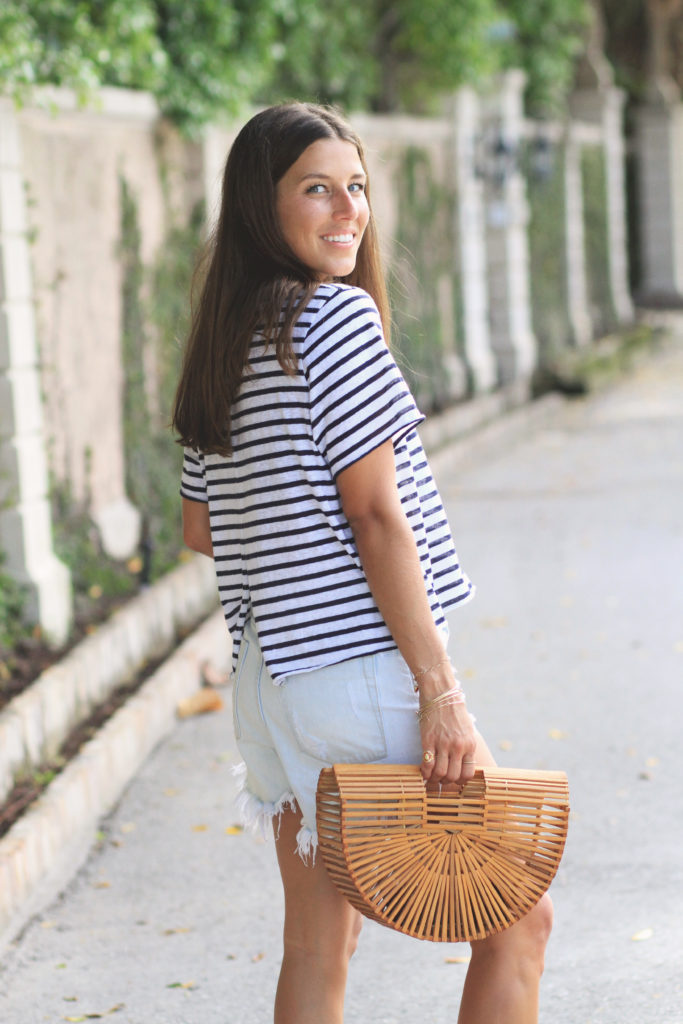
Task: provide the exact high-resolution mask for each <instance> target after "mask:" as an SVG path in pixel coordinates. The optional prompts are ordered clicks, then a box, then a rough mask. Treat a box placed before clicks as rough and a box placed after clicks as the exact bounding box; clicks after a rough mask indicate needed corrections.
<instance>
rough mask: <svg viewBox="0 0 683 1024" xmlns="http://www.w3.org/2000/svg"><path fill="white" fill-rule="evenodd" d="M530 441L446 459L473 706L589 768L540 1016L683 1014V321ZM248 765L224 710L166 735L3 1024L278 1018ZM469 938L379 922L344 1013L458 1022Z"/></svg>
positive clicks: (562, 765)
mask: <svg viewBox="0 0 683 1024" xmlns="http://www.w3.org/2000/svg"><path fill="white" fill-rule="evenodd" d="M515 438H516V439H515V440H512V439H509V438H507V436H506V431H505V427H504V423H503V424H501V428H500V429H499V430H498V432H497V435H496V437H495V441H494V442H492V443H490V444H489V445H488V446H487V447H486V450H484V449H483V448H482V446H481V445H473V447H472V451H473V452H476V457H474V455H472V456H471V457H469V458H468V457H467V454H466V451H467V449H466V448H465V455H464V457H463V447H462V445H460V446H459V447H458V450H457V452H456V450H455V449H454V450H453V457H452V458H450V456H449V453H448V451H447V452H445V453H441V454H440V455H439V457H438V459H436V460H435V464H436V465H437V467H438V480H439V484H440V487H441V491H442V494H443V497H444V499H445V501H446V504H447V508H448V513H449V518H450V521H451V524H452V528H453V532H454V535H455V537H456V543H457V546H458V550H459V553H460V556H461V561H462V563H463V565H464V566H465V567H466V569H467V571H468V573H469V574H470V576H471V577H472V578H473V580H474V581H475V582H476V584H477V588H478V592H477V596H476V598H475V600H474V601H473V602H472V603H471V604H469V605H468V606H467V607H465V608H463V609H460V610H458V611H455V612H454V613H453V614H452V616H451V618H450V625H451V653H452V655H453V658H454V660H455V662H456V664H457V666H458V668H459V670H460V675H461V678H462V679H463V680H464V681H465V683H466V688H467V692H468V698H469V705H470V707H471V709H472V710H473V711H474V713H475V714H476V715H477V719H478V724H479V726H480V728H481V730H482V732H483V733H484V735H485V736H486V738H487V739H488V741H489V744H490V745H491V747H492V749H493V750H494V752H495V754H496V756H497V757H498V759H499V760H500V762H501V763H503V764H508V765H511V766H519V767H527V768H537V767H538V768H542V767H545V768H558V769H564V770H565V771H566V772H567V773H568V775H569V779H570V787H571V797H572V818H571V825H570V834H569V840H568V844H567V849H566V852H565V856H564V860H563V862H562V865H561V867H560V871H559V873H558V877H557V879H556V880H555V882H554V883H553V887H552V895H553V898H554V902H555V908H556V924H555V929H554V933H553V936H552V939H551V943H550V947H549V951H548V958H547V967H546V973H545V977H544V981H543V988H542V1007H541V1021H542V1022H543V1024H683V792H682V791H683V758H682V757H681V750H680V736H681V727H682V724H683V713H682V711H683V700H682V695H683V338H681V337H680V336H679V337H678V338H676V337H673V338H672V339H671V340H670V342H669V343H668V344H667V345H665V346H664V347H663V348H662V349H661V351H660V352H659V353H658V354H656V355H654V356H651V357H649V358H648V360H647V361H646V362H644V363H642V364H641V365H640V366H639V367H638V368H637V369H636V370H635V371H634V372H633V373H632V374H630V375H629V376H628V377H627V378H625V379H622V380H621V381H619V382H618V383H617V384H614V385H612V386H611V387H609V388H608V389H606V390H603V391H601V392H600V393H599V394H595V395H592V396H590V397H588V398H587V399H578V400H573V401H572V402H570V403H567V404H566V405H564V406H562V407H560V408H558V409H557V410H556V411H555V412H554V414H553V416H552V417H551V418H550V421H549V422H546V423H545V424H544V425H541V426H537V427H536V428H535V429H534V431H533V433H532V434H531V436H528V437H526V438H524V439H521V440H520V439H519V438H518V435H517V434H515ZM223 692H224V695H225V697H226V704H228V703H229V692H228V690H227V689H226V690H225V691H223ZM235 760H237V753H236V749H235V744H234V738H233V735H232V726H231V718H230V714H229V711H228V709H227V708H226V709H225V710H224V711H221V712H217V713H213V714H210V715H207V716H203V717H198V718H194V719H188V720H186V721H184V722H182V723H180V724H179V725H178V728H177V729H176V730H175V732H174V733H173V734H172V735H171V737H170V738H169V739H168V740H167V741H166V742H165V743H164V744H163V745H162V746H161V747H159V748H158V749H157V750H156V752H155V753H154V754H153V755H152V757H151V758H150V759H149V761H148V762H147V763H146V764H145V766H144V767H143V769H142V770H141V772H140V773H139V774H138V776H137V777H136V778H135V780H134V782H133V783H132V785H131V786H130V787H129V789H128V790H127V792H126V793H125V795H124V797H123V799H122V800H121V801H120V803H119V805H118V807H117V808H116V810H115V812H114V813H113V814H111V815H110V816H109V817H108V818H107V820H106V821H104V822H103V824H102V827H101V832H100V834H99V835H98V837H97V841H96V843H95V845H94V847H93V850H92V853H91V855H90V857H89V859H88V861H87V863H86V865H85V866H84V867H83V868H82V869H81V871H80V872H79V873H78V875H77V876H76V877H75V878H74V880H73V881H72V882H71V884H70V885H69V886H68V888H67V890H66V891H65V892H64V894H63V895H62V896H61V897H60V898H59V899H58V900H57V901H56V902H54V903H53V904H52V905H51V906H50V907H49V908H48V909H47V910H46V911H45V912H44V913H43V914H41V915H40V916H39V917H38V918H36V919H35V920H34V921H33V922H31V924H30V925H29V926H28V927H27V928H26V929H25V931H24V932H23V934H22V935H21V936H20V937H19V938H18V939H17V940H16V941H15V942H14V943H13V945H12V947H11V948H10V949H9V950H8V951H7V952H6V954H5V955H4V957H3V963H2V966H1V967H0V1021H2V1022H3V1024H40V1022H58V1021H65V1020H66V1021H82V1020H91V1019H98V1018H100V1017H101V1018H104V1019H109V1017H111V1020H112V1022H117V1024H267V1022H268V1021H270V1020H271V1019H272V1016H271V1013H272V1011H271V1006H272V1001H273V996H274V990H275V984H276V979H277V971H278V963H279V957H280V940H281V922H282V898H281V893H280V885H279V878H278V874H277V868H276V864H275V855H274V847H273V843H272V841H269V840H263V839H255V838H253V837H252V836H250V835H248V834H245V833H243V832H241V831H240V830H239V828H238V827H236V826H237V815H236V812H235V808H234V798H235V783H234V781H233V778H232V775H231V772H230V767H231V764H232V763H234V761H235ZM467 954H468V948H467V947H466V946H463V945H459V946H445V945H441V944H430V943H424V942H418V941H416V940H412V939H408V938H406V937H404V936H402V935H399V934H397V933H395V932H392V931H389V930H387V929H384V928H381V927H380V926H378V925H375V924H371V923H366V925H365V928H364V931H363V935H362V937H361V943H360V948H359V952H358V955H357V956H356V958H354V962H353V964H352V968H351V974H350V982H349V989H348V998H347V1012H346V1021H347V1024H370V1022H372V1024H399V1022H411V1024H412V1022H414V1021H420V1022H421V1024H447V1022H448V1024H453V1022H454V1021H455V1019H456V1015H457V1003H458V997H459V993H460V990H461V987H462V982H463V979H464V973H465V970H466V964H465V963H463V962H461V961H463V960H464V959H465V958H466V957H467ZM321 1024H324V1022H321Z"/></svg>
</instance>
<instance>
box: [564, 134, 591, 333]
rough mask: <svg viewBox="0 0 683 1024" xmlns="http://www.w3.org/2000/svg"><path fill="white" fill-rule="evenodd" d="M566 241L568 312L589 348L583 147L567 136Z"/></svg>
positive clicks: (574, 326)
mask: <svg viewBox="0 0 683 1024" xmlns="http://www.w3.org/2000/svg"><path fill="white" fill-rule="evenodd" d="M564 192H565V238H566V240H567V243H566V244H567V256H566V262H567V312H568V314H569V323H570V325H571V330H572V338H573V340H574V343H575V344H576V345H587V344H588V342H589V341H590V340H591V338H592V336H593V325H592V323H591V318H590V313H589V308H590V302H589V297H588V282H587V280H586V248H585V242H584V232H583V181H582V177H581V145H580V143H579V141H578V140H577V139H576V137H575V134H574V133H573V132H572V130H571V127H570V129H569V132H568V134H567V145H566V150H565V163H564Z"/></svg>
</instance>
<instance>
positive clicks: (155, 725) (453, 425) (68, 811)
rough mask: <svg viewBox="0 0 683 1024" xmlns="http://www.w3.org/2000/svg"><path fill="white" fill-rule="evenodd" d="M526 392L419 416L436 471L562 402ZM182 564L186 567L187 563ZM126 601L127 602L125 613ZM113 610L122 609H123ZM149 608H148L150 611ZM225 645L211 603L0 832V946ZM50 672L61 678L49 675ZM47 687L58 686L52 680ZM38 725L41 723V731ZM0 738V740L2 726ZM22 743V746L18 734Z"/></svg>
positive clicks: (74, 860) (508, 438) (86, 837)
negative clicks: (0, 834) (200, 621)
mask: <svg viewBox="0 0 683 1024" xmlns="http://www.w3.org/2000/svg"><path fill="white" fill-rule="evenodd" d="M527 398H528V393H527V391H526V389H525V388H522V387H513V388H508V389H504V390H502V391H500V392H497V393H496V394H494V395H485V396H482V397H481V398H479V399H474V400H473V401H472V402H470V403H467V405H463V406H460V407H457V408H455V409H453V410H449V411H448V412H447V413H445V414H444V415H443V416H440V417H437V418H435V419H433V420H430V421H428V422H427V423H425V424H424V425H423V427H422V429H421V436H422V439H423V443H424V445H425V448H426V449H427V450H428V451H429V453H430V463H431V465H432V467H433V469H434V470H435V472H437V473H439V472H441V473H443V472H444V470H445V468H446V466H448V468H449V469H452V468H453V467H454V466H456V465H458V464H461V463H462V462H463V461H465V460H469V459H470V458H475V457H477V458H479V457H483V456H484V454H485V453H488V454H490V451H491V448H494V449H498V448H500V447H501V446H502V445H503V444H504V445H508V444H510V443H514V442H515V441H516V440H519V439H521V438H522V437H523V436H525V435H526V434H528V433H529V432H530V431H531V430H533V429H535V428H537V427H538V426H540V425H541V424H542V423H543V422H545V421H547V420H548V419H549V418H551V417H552V416H553V415H554V414H555V413H557V412H558V410H559V408H561V407H562V405H563V404H564V402H565V399H563V398H561V397H560V396H559V395H555V394H550V395H546V396H545V397H544V398H541V399H539V400H537V401H535V402H528V401H527ZM524 403H526V404H524ZM440 467H441V468H440ZM191 564H194V563H191ZM183 568H184V569H185V570H189V566H186V567H183ZM193 571H194V572H196V573H198V574H199V576H198V581H197V586H198V588H199V589H202V590H203V589H204V588H205V587H206V586H207V585H208V582H209V580H210V585H211V589H212V592H213V593H215V580H214V578H213V566H212V565H211V563H210V562H209V560H208V559H198V560H197V568H196V569H195V570H193ZM176 573H178V574H179V575H178V578H180V579H182V588H183V589H184V588H187V590H191V589H192V586H194V585H195V584H194V583H192V582H191V578H190V573H189V571H187V572H186V573H185V575H181V571H179V570H176ZM171 575H173V574H171ZM164 582H165V581H160V584H162V583H164ZM176 585H177V584H176ZM157 586H159V585H157ZM185 592H186V593H187V591H185ZM163 594H164V591H163V590H155V589H154V588H153V589H152V590H151V591H150V592H149V593H148V594H146V595H144V599H145V601H146V602H147V604H150V605H154V604H155V603H156V601H157V600H162V599H163ZM188 600H189V597H188ZM147 604H146V605H145V607H147ZM128 608H130V605H129V606H127V609H124V612H125V611H127V610H128ZM118 614H121V615H122V616H123V613H118ZM153 614H154V612H153V609H152V610H150V611H149V615H150V616H152V615H153ZM131 615H132V618H133V619H135V618H136V616H138V615H140V616H141V617H140V620H139V623H138V626H137V628H138V629H140V630H144V629H145V628H147V625H146V624H149V622H150V621H155V620H154V619H148V618H147V613H144V614H143V613H142V609H141V607H140V606H138V607H136V609H135V610H134V611H133V612H132V613H131ZM162 619H163V616H162ZM104 631H105V627H102V632H104ZM99 632H100V631H98V633H99ZM97 635H98V634H95V637H97ZM116 635H117V636H119V637H120V639H121V642H123V637H124V636H126V635H127V634H126V631H125V630H122V631H121V632H120V633H117V634H116ZM95 637H93V639H95ZM115 647H116V643H112V641H111V639H107V637H106V634H105V638H104V640H103V646H102V647H101V648H98V651H99V658H102V657H103V656H104V653H105V652H106V651H112V650H113V649H114V648H115ZM229 650H230V645H229V637H228V635H227V631H226V629H225V625H224V620H223V616H222V613H221V612H220V611H217V612H216V613H215V614H214V615H213V616H212V617H211V618H210V619H209V620H208V621H207V622H206V623H205V624H204V625H202V626H201V627H200V628H199V629H197V630H196V632H195V633H194V634H193V635H192V636H191V637H190V638H189V639H188V640H186V641H185V643H184V644H182V646H181V647H180V648H179V649H178V650H177V651H176V652H175V653H174V654H173V655H172V656H171V657H170V658H169V660H168V661H167V662H165V663H164V664H163V665H162V666H161V667H160V668H159V669H158V670H157V672H155V673H154V675H153V676H152V677H151V678H150V679H149V680H148V681H147V682H146V683H145V684H144V686H143V687H142V688H141V689H140V691H139V692H138V693H137V694H135V696H133V697H132V698H131V699H130V700H129V701H128V702H127V703H126V704H125V706H124V707H122V708H121V709H120V710H119V711H118V712H117V713H116V714H115V715H114V716H113V717H112V718H111V719H110V720H109V722H107V723H106V724H105V725H104V726H103V728H102V729H101V730H100V731H99V733H98V734H97V736H96V737H95V738H94V739H93V740H91V741H90V742H89V743H87V744H86V746H85V747H84V748H83V750H82V751H81V753H80V754H78V756H77V757H76V758H75V759H74V760H73V761H71V762H70V763H69V765H68V766H67V767H66V768H65V769H64V771H63V772H62V773H61V774H60V775H59V776H57V778H56V779H55V780H54V781H53V782H52V783H51V784H50V785H49V786H48V787H47V789H46V790H45V792H44V793H43V795H42V796H41V797H40V799H39V800H38V801H37V802H36V804H34V805H33V807H32V808H30V809H29V811H28V812H27V813H26V814H25V815H24V816H23V818H22V819H21V820H20V821H18V822H17V823H16V824H15V825H14V826H13V827H12V829H11V830H10V831H9V832H8V834H7V835H6V836H5V837H4V839H2V840H0V952H1V951H2V949H3V948H4V947H6V946H7V944H8V943H9V942H10V941H11V940H12V938H13V937H14V936H16V935H17V933H18V932H19V931H20V929H21V928H22V927H24V925H25V924H26V923H27V922H28V920H29V919H30V917H31V916H32V915H34V914H36V913H38V912H39V911H40V910H41V908H42V907H44V906H45V905H46V904H47V903H48V902H49V901H50V900H52V899H53V898H54V897H55V896H56V895H57V893H58V892H59V891H60V889H61V888H63V887H64V886H65V885H66V883H67V882H68V881H69V879H70V878H72V877H73V875H74V874H75V873H76V871H77V870H78V868H79V867H80V865H81V864H82V863H83V862H84V860H85V859H86V857H87V855H88V853H89V850H90V849H91V846H92V842H93V839H94V836H95V832H96V827H97V822H98V821H99V819H101V818H102V816H103V815H105V814H106V813H107V812H108V811H109V810H110V809H111V808H112V807H113V806H114V805H115V804H116V802H117V800H118V799H119V798H120V796H121V794H122V792H123V791H124V789H125V788H126V786H127V785H128V784H129V782H130V781H131V779H132V778H133V776H134V775H135V774H136V772H137V771H138V769H139V768H140V766H141V765H142V763H143V762H144V760H145V758H146V757H147V756H148V755H149V754H150V753H151V751H152V750H153V749H154V747H155V746H156V745H157V744H158V743H159V742H160V741H161V740H162V739H163V738H164V737H165V736H166V735H168V734H169V733H170V732H171V731H172V729H173V728H174V725H175V721H176V718H175V709H176V706H177V703H178V701H179V700H180V699H182V698H183V697H185V696H189V695H190V694H191V693H193V692H194V691H195V690H196V689H197V688H198V687H199V686H200V685H201V664H202V663H203V662H206V661H211V662H214V663H215V664H216V666H217V667H223V666H226V667H227V662H228V660H229ZM96 660H99V659H96ZM58 667H61V666H55V670H56V669H57V668H58ZM55 670H49V672H53V673H54V672H55ZM45 675H46V676H47V675H48V673H45ZM53 678H55V679H60V678H61V677H60V676H59V674H58V673H57V674H55V675H53ZM39 682H41V684H42V686H41V692H42V689H43V688H45V687H46V686H47V685H51V684H50V682H49V679H48V680H47V681H45V680H44V678H43V677H41V680H40V681H39ZM34 685H35V684H34ZM54 685H55V689H57V686H58V683H57V682H55V684H54ZM22 696H23V695H22ZM17 699H18V700H20V699H21V698H17ZM58 700H59V698H58V697H57V696H55V695H51V698H50V701H49V705H50V706H51V707H54V704H55V701H57V702H58ZM38 706H39V707H40V709H41V710H40V712H38V711H34V712H33V715H34V716H38V714H39V713H40V714H43V711H42V708H43V707H47V706H48V699H47V697H46V695H44V694H43V700H42V701H41V702H40V704H39V705H38ZM29 721H32V719H29ZM26 729H27V727H25V730H26ZM47 732H48V730H44V733H45V735H47ZM22 735H24V737H26V736H29V735H30V733H29V732H28V731H25V732H24V734H22ZM50 735H54V733H50ZM0 742H3V737H2V734H1V733H0ZM22 742H23V743H24V749H25V748H26V747H27V746H28V742H27V740H26V738H24V740H23V741H22Z"/></svg>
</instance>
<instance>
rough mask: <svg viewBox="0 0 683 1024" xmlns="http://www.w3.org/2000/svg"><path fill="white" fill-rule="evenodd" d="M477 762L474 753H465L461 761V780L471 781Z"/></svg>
mask: <svg viewBox="0 0 683 1024" xmlns="http://www.w3.org/2000/svg"><path fill="white" fill-rule="evenodd" d="M475 770H476V762H475V760H474V757H473V756H472V754H465V755H464V757H463V759H462V761H461V763H460V782H463V783H464V782H469V781H470V779H472V778H474V772H475Z"/></svg>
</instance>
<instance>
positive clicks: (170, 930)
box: [161, 928, 192, 935]
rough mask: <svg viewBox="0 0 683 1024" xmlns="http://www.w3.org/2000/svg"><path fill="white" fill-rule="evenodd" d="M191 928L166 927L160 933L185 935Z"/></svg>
mask: <svg viewBox="0 0 683 1024" xmlns="http://www.w3.org/2000/svg"><path fill="white" fill-rule="evenodd" d="M191 931H192V929H191V928H166V929H165V930H164V931H163V932H162V933H161V934H162V935H186V934H187V933H188V932H191Z"/></svg>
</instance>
